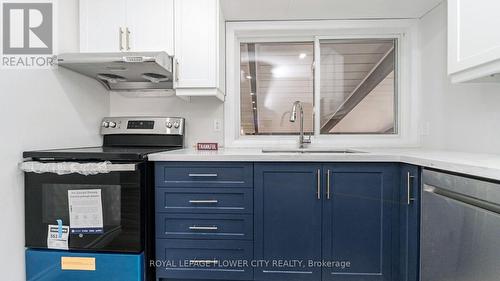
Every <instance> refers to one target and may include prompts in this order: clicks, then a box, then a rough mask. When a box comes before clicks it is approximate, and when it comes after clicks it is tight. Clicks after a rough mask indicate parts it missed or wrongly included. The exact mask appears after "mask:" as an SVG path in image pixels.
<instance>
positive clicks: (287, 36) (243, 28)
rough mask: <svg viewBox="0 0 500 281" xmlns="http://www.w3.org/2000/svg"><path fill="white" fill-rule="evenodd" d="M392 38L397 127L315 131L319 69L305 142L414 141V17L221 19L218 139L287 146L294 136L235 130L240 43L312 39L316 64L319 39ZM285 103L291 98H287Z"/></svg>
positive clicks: (330, 144) (403, 143) (230, 143)
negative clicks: (378, 131)
mask: <svg viewBox="0 0 500 281" xmlns="http://www.w3.org/2000/svg"><path fill="white" fill-rule="evenodd" d="M359 38H396V39H398V48H397V51H398V52H397V63H398V65H397V78H398V80H397V81H398V83H397V87H398V98H397V106H398V111H397V112H398V130H397V134H391V135H389V134H388V135H368V134H367V135H364V134H363V135H349V134H345V135H344V134H341V135H337V134H332V135H321V134H320V128H319V126H320V114H319V110H320V107H319V106H318V105H319V101H320V89H321V87H320V80H321V79H320V75H321V73H320V71H316V72H315V77H314V78H315V81H314V83H315V87H314V88H315V90H314V99H315V106H314V114H315V115H314V120H315V121H314V126H315V130H314V131H315V133H314V136H313V137H312V144H311V145H310V146H311V147H366V148H368V147H415V146H418V145H419V144H420V139H419V112H420V110H419V107H420V102H419V101H420V99H419V98H418V93H419V88H418V86H419V85H418V83H417V81H418V78H419V71H418V70H419V64H418V58H419V57H418V51H417V50H418V48H417V45H418V33H417V21H416V20H413V19H397V20H319V21H256V22H227V23H226V93H227V94H226V99H225V103H224V145H225V146H226V147H276V146H293V145H296V143H297V139H298V137H297V136H294V135H290V136H273V135H268V136H260V135H257V136H242V135H240V129H241V127H240V119H241V114H240V43H246V42H303V41H310V42H314V48H315V59H314V61H315V64H316V69H319V68H320V63H321V61H320V59H319V54H320V52H319V40H323V39H359ZM290 106H291V103H290Z"/></svg>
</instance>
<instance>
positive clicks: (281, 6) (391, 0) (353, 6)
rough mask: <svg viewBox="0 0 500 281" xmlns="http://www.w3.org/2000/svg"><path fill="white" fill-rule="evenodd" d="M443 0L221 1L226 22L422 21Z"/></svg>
mask: <svg viewBox="0 0 500 281" xmlns="http://www.w3.org/2000/svg"><path fill="white" fill-rule="evenodd" d="M440 2H442V0H222V9H223V11H224V16H225V18H226V20H229V21H231V20H307V19H362V18H419V17H421V16H423V15H424V14H425V13H426V12H428V11H429V10H431V9H432V8H433V7H435V6H436V5H438V4H439V3H440Z"/></svg>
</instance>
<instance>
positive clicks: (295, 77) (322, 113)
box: [224, 20, 421, 147]
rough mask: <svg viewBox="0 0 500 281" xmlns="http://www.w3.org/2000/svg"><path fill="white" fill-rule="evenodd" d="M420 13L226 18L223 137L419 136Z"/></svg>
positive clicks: (237, 140)
mask: <svg viewBox="0 0 500 281" xmlns="http://www.w3.org/2000/svg"><path fill="white" fill-rule="evenodd" d="M417 27H418V21H415V20H348V21H344V20H325V21H275V22H259V21H257V22H228V23H227V24H226V96H225V103H224V144H225V146H228V147H272V146H293V145H296V143H297V134H298V131H299V122H294V123H291V122H290V121H289V120H290V113H291V109H292V104H293V103H294V102H295V101H297V100H298V101H301V102H302V103H303V105H304V117H305V118H304V119H305V124H304V129H305V132H306V133H308V134H312V146H317V147H387V146H391V147H398V146H399V147H408V146H415V145H418V144H419V140H420V138H419V127H420V126H419V112H420V109H419V107H420V106H421V103H420V98H419V87H418V85H416V84H415V82H414V81H417V79H418V73H419V72H420V69H419V63H418V60H419V54H418V52H417V51H416V49H417V47H418V42H419V41H418V32H417Z"/></svg>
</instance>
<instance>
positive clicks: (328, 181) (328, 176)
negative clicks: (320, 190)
mask: <svg viewBox="0 0 500 281" xmlns="http://www.w3.org/2000/svg"><path fill="white" fill-rule="evenodd" d="M331 173H332V171H330V170H328V171H327V172H326V199H328V200H330V174H331Z"/></svg>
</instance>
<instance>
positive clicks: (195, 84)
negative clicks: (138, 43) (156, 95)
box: [175, 0, 219, 88]
mask: <svg viewBox="0 0 500 281" xmlns="http://www.w3.org/2000/svg"><path fill="white" fill-rule="evenodd" d="M218 14H219V4H218V1H217V0H176V1H175V55H176V59H177V74H176V87H177V88H216V87H217V79H218V77H217V69H218V65H217V63H218V55H217V54H218V53H217V52H218V50H217V47H218V25H219V22H218Z"/></svg>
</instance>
